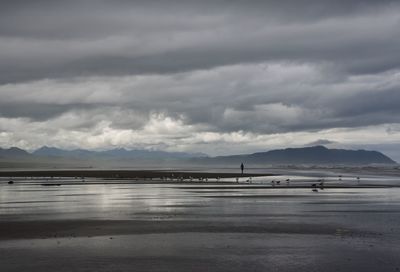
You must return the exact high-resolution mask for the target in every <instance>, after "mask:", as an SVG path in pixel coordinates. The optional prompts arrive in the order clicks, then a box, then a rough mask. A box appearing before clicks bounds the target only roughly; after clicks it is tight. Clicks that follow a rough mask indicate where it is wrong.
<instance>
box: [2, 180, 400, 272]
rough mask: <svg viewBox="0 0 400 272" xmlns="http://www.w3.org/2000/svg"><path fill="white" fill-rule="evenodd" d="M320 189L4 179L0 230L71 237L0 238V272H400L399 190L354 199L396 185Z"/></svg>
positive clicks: (305, 182)
mask: <svg viewBox="0 0 400 272" xmlns="http://www.w3.org/2000/svg"><path fill="white" fill-rule="evenodd" d="M287 178H289V179H290V180H291V181H290V183H289V184H286V183H283V184H281V185H279V186H275V187H272V185H271V180H272V179H280V180H282V181H283V180H286V179H287ZM316 178H320V177H316V176H315V175H305V174H304V173H302V175H293V174H291V175H288V176H276V177H260V178H253V180H252V184H248V183H245V179H241V180H240V182H241V184H240V185H239V187H235V186H237V185H236V184H235V182H236V181H235V180H227V181H231V182H232V185H229V184H228V185H226V184H202V183H192V184H188V183H183V184H136V183H130V182H128V183H127V181H126V180H124V181H121V182H119V181H113V183H112V184H101V182H103V180H98V179H86V181H85V182H82V183H78V184H77V183H76V181H75V180H71V179H67V178H64V179H57V181H56V182H58V183H60V184H61V186H42V185H41V184H42V183H49V182H50V183H51V182H55V181H54V180H47V179H36V180H25V179H16V180H15V184H13V185H9V184H7V180H6V179H2V180H0V225H2V224H3V226H5V229H7V226H15V225H13V224H15V222H17V223H18V222H20V223H21V224H23V225H26V226H28V227H29V224H30V222H35V224H39V226H41V227H42V228H43V229H46V226H48V227H49V229H50V226H54V224H55V225H56V226H57V228H61V229H62V228H63V227H62V222H69V224H70V226H69V227H68V228H73V232H74V234H73V235H70V234H69V232H68V231H69V229H67V230H68V231H67V230H63V231H64V232H63V231H58V229H56V230H54V227H53V229H52V231H55V232H56V234H57V235H53V233H49V234H48V235H47V234H46V235H44V237H41V236H40V235H36V234H35V232H34V231H32V232H28V234H26V235H27V237H20V238H18V233H17V234H14V236H12V237H11V236H10V237H11V238H9V239H8V238H7V234H4V233H3V234H2V235H1V237H2V240H0V265H1V271H23V270H27V269H30V270H35V271H36V270H37V271H39V270H40V271H54V270H58V271H72V270H74V271H128V270H129V271H132V270H133V271H135V269H136V271H188V270H191V271H266V270H268V271H338V270H340V271H398V269H399V267H400V261H399V259H398V256H400V188H397V187H388V188H362V186H361V185H360V187H357V186H358V185H359V184H360V183H361V184H390V185H397V183H398V179H397V178H396V177H388V176H379V175H374V176H362V177H361V181H360V182H358V181H357V180H356V179H355V178H354V176H343V177H342V180H341V181H339V178H338V177H337V176H336V174H335V175H331V176H324V177H323V178H324V179H325V182H326V184H345V185H346V184H350V185H354V186H355V187H352V188H335V189H332V188H325V189H324V190H319V191H318V192H312V191H311V188H309V187H308V186H309V185H310V183H312V182H314V183H315V182H316ZM72 182H73V183H74V184H72ZM259 184H263V185H265V186H261V187H260V186H258V185H259ZM295 185H307V187H306V188H291V186H292V187H294V186H295ZM64 220H67V221H64ZM60 222H61V227H60ZM87 222H89V223H90V224H94V226H96V224H97V223H96V222H99V226H101V230H99V231H98V232H97V234H96V233H94V234H93V235H88V233H90V231H91V230H90V227H91V225H90V226H89V227H88V225H87V224H89V223H87ZM93 222H94V223H93ZM7 224H8V225H7ZM52 224H53V225H52ZM57 224H58V225H57ZM122 225H123V226H122ZM80 226H82V228H80ZM93 228H94V227H93ZM99 228H100V227H99ZM82 229H83V230H82ZM10 232H12V230H10ZM15 235H16V236H15ZM30 235H31V236H32V237H30ZM41 235H42V234H41ZM87 236H90V237H87Z"/></svg>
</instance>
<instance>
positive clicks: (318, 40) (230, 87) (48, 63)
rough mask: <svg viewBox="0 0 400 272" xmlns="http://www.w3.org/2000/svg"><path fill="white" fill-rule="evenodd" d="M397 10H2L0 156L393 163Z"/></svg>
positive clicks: (19, 2) (74, 0)
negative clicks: (370, 155)
mask: <svg viewBox="0 0 400 272" xmlns="http://www.w3.org/2000/svg"><path fill="white" fill-rule="evenodd" d="M399 116H400V3H399V1H398V0H396V1H390V0H380V1H376V0H370V1H361V0H354V1H352V0H296V1H289V0H280V1H269V0H263V1H258V0H252V1H240V0H231V1H222V0H221V1H218V0H213V1H207V0H202V1H198V0H193V1H191V0H186V1H165V0H164V1H161V0H160V1H144V0H143V1H128V0H115V1H110V0H108V1H107V0H97V1H95V0H79V1H78V0H68V1H56V0H35V1H28V0H26V1H24V0H13V1H0V146H1V147H10V146H18V147H21V148H25V149H28V150H32V149H35V148H38V147H40V146H42V145H48V146H56V147H61V148H67V149H72V148H87V149H94V150H100V149H110V148H115V147H125V148H128V149H133V148H146V149H157V150H167V151H188V152H199V151H200V152H205V153H208V154H210V155H216V154H234V153H247V152H253V151H263V150H269V149H273V148H281V147H289V146H290V147H295V146H305V145H312V144H325V145H327V146H330V147H346V148H370V149H377V150H381V151H384V152H385V153H386V154H388V155H390V156H392V157H393V158H394V159H397V160H400V155H399V154H398V153H399V151H400V117H399Z"/></svg>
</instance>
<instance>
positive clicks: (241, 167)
mask: <svg viewBox="0 0 400 272" xmlns="http://www.w3.org/2000/svg"><path fill="white" fill-rule="evenodd" d="M240 170H242V175H243V170H244V164H243V162H242V164H241V165H240Z"/></svg>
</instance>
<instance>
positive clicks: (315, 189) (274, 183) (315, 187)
mask: <svg viewBox="0 0 400 272" xmlns="http://www.w3.org/2000/svg"><path fill="white" fill-rule="evenodd" d="M31 179H33V177H32V178H31ZM50 179H53V177H50ZM75 179H78V177H75ZM80 179H81V180H82V181H83V182H84V181H85V177H80ZM140 179H143V180H146V178H134V180H140ZM46 180H48V179H46ZM149 180H153V178H149ZM160 180H161V181H177V182H184V181H190V182H193V181H199V182H208V181H209V178H207V177H197V178H194V177H192V176H189V177H188V178H184V177H183V176H179V177H175V176H174V174H171V176H164V177H160ZM215 180H216V181H217V182H220V180H221V178H220V177H216V178H215ZM356 180H357V182H358V183H359V182H360V177H359V176H357V177H356ZM239 181H240V180H239V177H236V183H239ZM338 181H342V175H339V176H338ZM245 182H246V183H249V184H251V183H252V182H253V178H252V177H248V178H247V179H245ZM290 182H291V180H290V178H288V179H285V180H282V181H281V180H275V179H273V180H271V186H272V187H276V186H279V185H281V184H284V183H286V185H287V186H289V185H290ZM8 184H14V180H13V179H10V180H9V181H8ZM324 188H325V179H323V178H321V179H318V180H317V182H316V183H312V184H311V189H312V191H313V192H318V190H324Z"/></svg>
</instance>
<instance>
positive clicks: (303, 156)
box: [212, 146, 396, 165]
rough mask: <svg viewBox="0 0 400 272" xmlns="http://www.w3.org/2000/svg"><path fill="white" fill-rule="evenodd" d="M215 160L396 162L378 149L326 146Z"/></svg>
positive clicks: (247, 161) (347, 162) (288, 162)
mask: <svg viewBox="0 0 400 272" xmlns="http://www.w3.org/2000/svg"><path fill="white" fill-rule="evenodd" d="M212 160H214V161H218V162H224V163H236V164H237V163H240V162H242V161H243V162H246V163H251V164H353V165H354V164H356V165H361V164H395V163H396V162H395V161H393V160H392V159H390V158H389V157H387V156H385V155H384V154H382V153H380V152H377V151H367V150H345V149H328V148H326V147H324V146H313V147H304V148H287V149H280V150H271V151H267V152H259V153H254V154H248V155H233V156H219V157H215V158H212Z"/></svg>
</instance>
